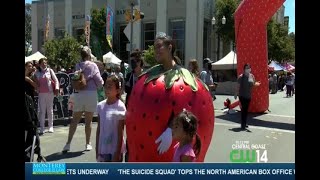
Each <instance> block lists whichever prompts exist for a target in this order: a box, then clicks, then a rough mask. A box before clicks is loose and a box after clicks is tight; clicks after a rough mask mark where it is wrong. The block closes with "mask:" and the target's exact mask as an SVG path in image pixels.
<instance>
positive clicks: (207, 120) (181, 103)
mask: <svg viewBox="0 0 320 180" xmlns="http://www.w3.org/2000/svg"><path fill="white" fill-rule="evenodd" d="M153 72H154V71H153ZM153 72H150V73H147V74H145V75H142V76H141V77H140V79H139V80H138V81H137V83H136V84H135V86H134V88H133V90H132V93H131V96H130V99H129V101H128V109H127V115H126V133H127V139H128V147H129V162H171V161H172V158H173V154H174V148H173V147H174V145H175V143H176V142H173V143H172V144H171V147H170V149H169V150H168V151H167V152H166V153H164V154H162V155H159V154H158V152H157V148H158V144H155V141H156V139H157V138H158V137H159V136H160V135H161V134H162V133H163V132H164V131H165V130H166V128H167V126H168V120H169V119H170V116H171V113H172V112H174V114H175V115H177V114H179V113H180V112H182V110H183V108H185V109H186V110H188V111H191V112H192V113H193V114H194V115H195V116H196V117H197V118H198V120H199V124H198V131H197V132H198V134H199V136H200V139H201V151H200V154H199V158H198V159H197V161H198V162H203V161H204V158H205V155H206V153H207V150H208V148H209V145H210V142H211V138H212V134H213V128H214V108H213V102H212V97H211V95H210V93H209V91H208V90H207V89H206V87H205V86H204V84H202V82H200V81H199V80H198V79H195V78H194V77H193V76H192V75H191V73H190V72H189V71H188V70H187V69H184V68H181V69H178V70H171V71H170V72H169V73H165V74H163V73H158V75H156V74H157V73H153ZM152 77H153V79H152ZM149 78H151V79H152V80H150V79H149ZM148 81H149V82H148ZM190 84H191V85H190ZM192 84H193V85H192ZM170 85H171V87H170ZM194 88H196V89H197V90H195V89H194Z"/></svg>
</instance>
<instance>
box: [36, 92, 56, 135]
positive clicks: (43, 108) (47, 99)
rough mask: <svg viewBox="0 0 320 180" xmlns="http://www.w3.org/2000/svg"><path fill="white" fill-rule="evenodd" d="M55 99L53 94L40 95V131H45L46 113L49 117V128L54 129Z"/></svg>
mask: <svg viewBox="0 0 320 180" xmlns="http://www.w3.org/2000/svg"><path fill="white" fill-rule="evenodd" d="M53 98H54V95H53V93H52V92H49V93H39V103H38V106H39V111H40V113H39V117H40V131H41V132H43V131H44V127H45V116H46V112H47V115H48V127H49V128H52V127H53Z"/></svg>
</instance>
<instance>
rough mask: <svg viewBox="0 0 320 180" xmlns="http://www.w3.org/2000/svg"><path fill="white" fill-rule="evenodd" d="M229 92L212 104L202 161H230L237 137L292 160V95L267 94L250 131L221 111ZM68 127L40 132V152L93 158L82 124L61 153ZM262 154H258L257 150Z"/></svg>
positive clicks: (66, 158)
mask: <svg viewBox="0 0 320 180" xmlns="http://www.w3.org/2000/svg"><path fill="white" fill-rule="evenodd" d="M227 97H229V98H230V99H231V100H233V97H232V96H222V95H218V96H217V100H216V101H215V102H214V104H215V116H216V121H215V129H214V134H213V139H212V141H211V144H210V147H209V150H208V152H207V156H206V159H205V162H230V157H229V154H230V151H231V150H232V145H233V144H235V143H236V141H248V142H249V144H265V148H266V150H267V151H268V152H267V158H268V162H295V117H294V115H295V96H294V97H292V98H284V97H285V93H284V92H279V93H277V94H272V95H270V108H269V109H270V111H271V112H270V113H268V114H263V115H255V114H251V115H250V118H249V120H248V124H249V131H239V119H240V113H235V114H224V113H223V112H222V110H221V109H222V108H223V101H224V100H225V99H226V98H227ZM96 127H97V124H96V123H93V130H92V136H91V137H92V145H93V147H95V133H96ZM67 135H68V127H65V126H58V127H55V132H54V133H53V134H49V133H46V134H45V135H43V136H41V147H42V153H43V155H45V156H46V158H47V161H50V162H52V161H60V162H95V152H94V151H89V152H85V151H83V150H84V146H85V134H84V125H83V124H80V125H79V126H78V129H77V132H76V134H75V136H74V139H73V142H72V145H71V152H69V153H67V154H62V153H61V150H62V148H63V146H64V144H65V142H66V140H67ZM260 156H261V154H260Z"/></svg>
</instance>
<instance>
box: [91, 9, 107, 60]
mask: <svg viewBox="0 0 320 180" xmlns="http://www.w3.org/2000/svg"><path fill="white" fill-rule="evenodd" d="M90 29H91V37H90V44H91V51H92V54H94V55H95V56H96V57H97V58H98V59H102V56H103V55H104V54H106V53H108V52H109V51H111V48H110V46H109V44H108V42H107V39H106V8H101V9H93V10H92V12H91V25H90Z"/></svg>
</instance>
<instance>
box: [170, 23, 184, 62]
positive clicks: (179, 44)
mask: <svg viewBox="0 0 320 180" xmlns="http://www.w3.org/2000/svg"><path fill="white" fill-rule="evenodd" d="M169 36H171V37H172V39H173V41H174V42H175V44H176V52H175V55H176V56H178V57H179V58H180V59H181V63H182V65H185V64H184V62H185V61H184V54H185V52H184V49H185V21H184V20H182V19H175V20H170V23H169Z"/></svg>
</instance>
